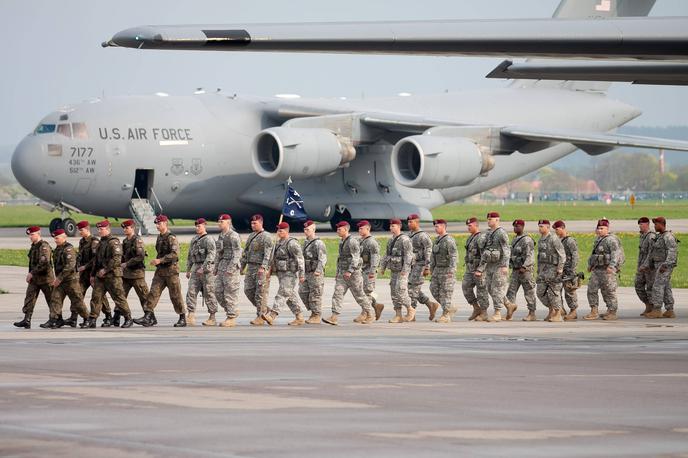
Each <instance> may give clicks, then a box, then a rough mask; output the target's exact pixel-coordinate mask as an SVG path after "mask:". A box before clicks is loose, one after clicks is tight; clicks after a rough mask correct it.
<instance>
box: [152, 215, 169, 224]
mask: <svg viewBox="0 0 688 458" xmlns="http://www.w3.org/2000/svg"><path fill="white" fill-rule="evenodd" d="M167 221H169V218H168V217H167V216H165V215H158V216H156V217H155V224H158V223H166V222H167Z"/></svg>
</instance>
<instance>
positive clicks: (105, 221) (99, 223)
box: [96, 219, 110, 228]
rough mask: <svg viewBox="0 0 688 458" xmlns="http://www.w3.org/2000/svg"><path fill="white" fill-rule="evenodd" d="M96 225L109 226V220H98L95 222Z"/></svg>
mask: <svg viewBox="0 0 688 458" xmlns="http://www.w3.org/2000/svg"><path fill="white" fill-rule="evenodd" d="M96 227H99V228H100V227H110V221H108V220H106V219H104V220H103V221H99V222H97V223H96Z"/></svg>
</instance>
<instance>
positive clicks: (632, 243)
mask: <svg viewBox="0 0 688 458" xmlns="http://www.w3.org/2000/svg"><path fill="white" fill-rule="evenodd" d="M617 235H618V236H619V238H620V239H621V242H622V244H623V247H624V251H625V253H626V264H625V266H624V269H623V271H622V272H621V286H633V278H634V276H635V266H636V263H637V261H638V236H637V235H636V234H631V233H620V234H617ZM533 237H534V238H535V240H537V239H538V234H534V235H533ZM575 237H576V240H577V241H578V247H579V250H580V256H581V262H580V263H579V266H578V270H579V271H585V270H586V269H585V266H586V262H587V257H588V255H589V253H590V251H591V250H592V242H593V239H594V235H592V234H578V235H576V236H575ZM676 237H677V238H678V239H679V240H681V239H683V240H685V241H686V242H684V243H680V244H679V264H678V267H677V268H676V269H675V270H674V274H673V282H672V284H673V286H674V287H675V288H688V264H687V263H686V262H685V260H686V259H687V258H688V234H677V235H676ZM454 238H455V239H456V241H457V244H458V246H459V253H460V256H459V261H460V265H459V269H458V272H457V274H456V276H457V278H461V277H463V273H464V266H463V259H464V256H463V253H464V250H463V246H464V243H465V241H466V238H467V235H457V236H455V237H454ZM377 239H378V241H379V242H380V245H381V249H382V252H384V250H385V247H386V246H387V240H388V237H377ZM323 240H324V241H325V245H326V246H327V256H328V262H327V268H326V271H325V274H326V276H328V277H334V275H335V269H336V260H337V250H338V239H333V238H326V239H323ZM146 251H147V253H148V257H147V258H146V259H147V262H146V264H148V261H149V260H150V259H153V258H154V257H155V247H154V246H152V245H149V246H147V247H146ZM188 251H189V244H188V243H182V244H181V262H180V266H181V267H182V270H185V268H186V257H187V254H188ZM26 254H27V251H26V250H10V249H0V265H10V266H23V267H26V266H28V259H27V257H26ZM682 260H683V262H681V261H682ZM148 269H149V270H153V268H152V267H149V268H148ZM384 278H389V272H387V273H386V275H385V276H384Z"/></svg>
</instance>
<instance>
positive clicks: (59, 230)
mask: <svg viewBox="0 0 688 458" xmlns="http://www.w3.org/2000/svg"><path fill="white" fill-rule="evenodd" d="M64 234H66V232H65V230H64V229H55V230H54V231H53V237H57V236H58V235H64Z"/></svg>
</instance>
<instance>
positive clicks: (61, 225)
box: [49, 218, 77, 237]
mask: <svg viewBox="0 0 688 458" xmlns="http://www.w3.org/2000/svg"><path fill="white" fill-rule="evenodd" d="M49 229H50V233H51V234H52V233H53V232H55V231H56V230H58V229H64V231H65V233H66V234H67V236H69V237H74V236H75V235H76V231H77V228H76V221H74V220H73V219H72V218H65V219H62V218H53V219H52V220H51V221H50V226H49Z"/></svg>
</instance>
